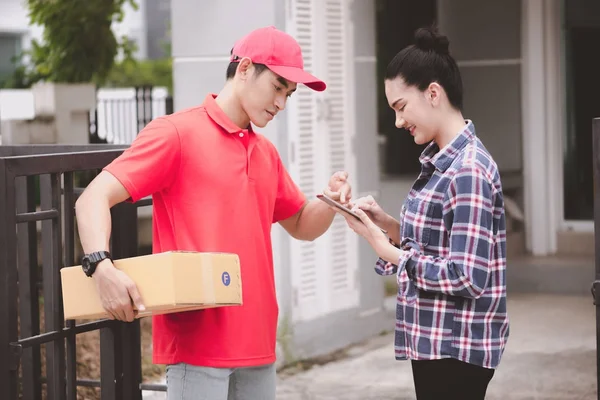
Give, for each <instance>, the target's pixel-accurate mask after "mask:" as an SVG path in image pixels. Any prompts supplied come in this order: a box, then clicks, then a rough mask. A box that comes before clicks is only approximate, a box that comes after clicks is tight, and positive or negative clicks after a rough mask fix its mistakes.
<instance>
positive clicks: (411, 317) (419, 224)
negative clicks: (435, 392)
mask: <svg viewBox="0 0 600 400" xmlns="http://www.w3.org/2000/svg"><path fill="white" fill-rule="evenodd" d="M420 161H421V174H420V175H419V177H418V178H417V180H416V181H415V183H414V185H413V187H412V189H411V191H410V193H409V194H408V197H407V199H406V201H405V203H404V205H403V206H402V211H401V213H400V233H401V235H400V237H401V238H402V242H401V243H400V244H398V245H397V246H398V247H399V248H402V249H404V250H406V251H405V252H403V254H402V256H401V257H400V259H399V260H398V264H392V263H386V262H385V261H384V260H382V259H379V260H378V261H377V264H376V267H375V270H376V271H377V273H378V274H380V275H391V274H397V277H398V296H397V305H396V338H395V350H396V358H397V359H412V360H433V359H440V358H449V357H452V358H456V359H458V360H461V361H465V362H468V363H471V364H476V365H479V366H482V367H485V368H496V367H497V366H498V364H499V362H500V358H501V357H502V353H503V352H504V348H505V345H506V341H507V339H508V335H509V321H508V315H507V311H506V225H505V216H504V200H503V194H502V185H501V183H500V174H499V172H498V168H497V166H496V163H495V162H494V160H493V159H492V157H491V156H490V154H489V153H488V151H487V150H486V148H485V147H484V146H483V144H482V143H481V141H480V140H479V139H478V138H477V136H476V135H475V127H474V126H473V123H472V122H471V121H468V123H467V125H466V127H465V130H464V131H463V132H461V133H460V134H459V135H458V136H456V138H454V140H453V141H452V142H451V143H450V144H449V145H448V146H446V147H445V148H444V149H442V150H440V149H439V148H438V147H437V145H436V144H435V143H431V144H430V145H429V146H427V148H426V149H425V150H424V151H423V153H422V154H421V157H420Z"/></svg>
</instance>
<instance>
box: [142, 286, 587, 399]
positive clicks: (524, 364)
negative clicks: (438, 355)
mask: <svg viewBox="0 0 600 400" xmlns="http://www.w3.org/2000/svg"><path fill="white" fill-rule="evenodd" d="M509 313H510V317H511V321H512V327H511V337H510V339H509V344H508V347H507V350H506V352H505V356H504V358H503V360H502V363H501V365H500V368H499V369H498V371H497V372H496V375H495V377H494V379H493V380H492V383H491V384H490V388H489V391H488V396H487V399H490V400H499V399H515V400H521V399H522V400H525V399H540V400H541V399H543V400H559V399H560V400H584V399H585V400H587V399H596V398H597V395H596V364H595V363H596V353H595V343H596V339H595V314H594V306H593V305H592V301H591V296H585V297H581V296H575V297H574V296H549V295H512V296H510V297H509ZM392 341H393V337H392V335H391V334H388V335H385V336H379V337H376V338H373V339H372V340H370V341H368V342H367V343H365V344H362V345H361V346H356V347H354V348H353V349H351V351H350V352H349V353H350V355H349V357H348V358H346V359H343V360H339V361H336V362H332V363H329V364H326V365H323V366H318V367H314V368H312V369H311V370H308V371H304V372H301V373H297V374H293V375H288V374H286V373H285V372H284V373H283V374H280V376H279V382H278V389H277V399H280V400H313V399H315V400H317V399H318V400H330V399H331V400H333V399H336V400H338V399H345V400H353V399H356V400H358V399H360V400H369V399H373V400H375V399H377V400H388V399H398V400H403V399H406V400H409V399H414V398H415V396H414V394H413V391H414V389H413V383H412V375H411V370H410V364H409V363H407V362H398V361H395V360H394V359H393V349H392ZM164 398H165V396H164V394H162V395H158V394H157V395H156V396H152V399H164Z"/></svg>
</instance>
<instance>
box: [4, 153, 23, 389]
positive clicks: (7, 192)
mask: <svg viewBox="0 0 600 400" xmlns="http://www.w3.org/2000/svg"><path fill="white" fill-rule="evenodd" d="M0 188H2V189H3V190H2V192H0V398H2V399H6V400H16V399H17V398H18V379H17V376H18V375H17V371H18V366H19V361H20V354H15V353H14V351H15V349H16V348H14V347H12V346H11V344H10V343H14V342H16V341H17V339H18V337H17V293H16V286H17V269H16V267H15V266H16V265H17V259H16V258H17V257H16V247H17V233H16V229H15V225H16V208H17V207H16V204H15V203H16V200H15V179H14V176H13V175H12V174H11V173H10V172H9V170H8V169H7V168H6V161H5V160H2V159H0Z"/></svg>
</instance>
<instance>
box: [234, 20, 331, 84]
mask: <svg viewBox="0 0 600 400" xmlns="http://www.w3.org/2000/svg"><path fill="white" fill-rule="evenodd" d="M244 57H248V58H250V59H251V60H252V62H253V63H256V64H264V65H265V66H267V68H269V69H270V70H271V71H273V72H274V73H276V74H277V75H279V76H281V77H282V78H285V79H287V80H288V81H291V82H296V83H303V84H305V85H306V86H308V87H309V88H311V89H313V90H316V91H318V92H321V91H323V90H325V88H326V87H327V85H325V82H323V81H322V80H320V79H318V78H316V77H314V76H313V75H311V74H309V73H308V72H306V71H304V60H303V59H302V50H301V49H300V45H299V44H298V42H297V41H296V39H294V38H293V37H292V36H290V35H288V34H287V33H285V32H282V31H280V30H278V29H277V28H275V27H274V26H267V27H264V28H259V29H255V30H253V31H252V32H250V33H249V34H247V35H246V36H244V37H243V38H241V39H240V40H238V41H237V42H236V43H235V45H234V46H233V51H232V52H231V61H239V60H240V59H242V58H244Z"/></svg>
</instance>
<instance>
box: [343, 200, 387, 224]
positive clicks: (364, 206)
mask: <svg viewBox="0 0 600 400" xmlns="http://www.w3.org/2000/svg"><path fill="white" fill-rule="evenodd" d="M351 207H352V208H355V209H356V208H358V209H360V210H363V211H364V212H365V214H366V215H367V217H369V219H370V220H371V221H373V223H374V224H375V225H377V226H378V227H380V228H381V229H383V230H387V231H389V230H390V229H389V228H390V225H391V222H392V220H393V218H392V217H391V216H389V215H388V214H387V213H386V212H385V211H383V208H381V207H380V206H379V204H377V202H376V201H375V199H374V198H373V196H371V195H369V196H365V197H361V198H359V199H356V201H354V202H353V203H352V204H351Z"/></svg>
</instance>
